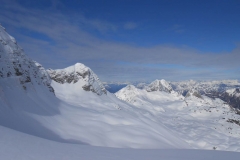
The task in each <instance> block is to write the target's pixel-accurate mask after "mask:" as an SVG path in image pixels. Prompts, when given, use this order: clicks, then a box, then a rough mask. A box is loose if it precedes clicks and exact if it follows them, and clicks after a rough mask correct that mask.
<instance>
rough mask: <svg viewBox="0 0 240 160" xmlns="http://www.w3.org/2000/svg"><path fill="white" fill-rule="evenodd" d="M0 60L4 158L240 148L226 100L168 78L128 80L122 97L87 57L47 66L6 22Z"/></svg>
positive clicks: (0, 149)
mask: <svg viewBox="0 0 240 160" xmlns="http://www.w3.org/2000/svg"><path fill="white" fill-rule="evenodd" d="M0 62H1V63H0V71H1V72H0V111H1V112H0V135H1V136H0V137H1V138H0V141H1V143H0V153H1V154H0V155H1V157H2V156H4V158H5V159H8V158H9V157H11V158H9V159H19V158H20V157H21V158H22V159H32V157H34V158H35V157H36V158H35V159H56V158H57V159H79V157H81V156H84V157H83V158H86V157H87V158H86V159H95V158H96V157H94V156H93V155H95V153H96V154H97V155H99V157H100V159H101V158H103V159H107V158H109V157H107V156H108V155H109V154H107V153H111V154H110V155H109V156H113V157H111V158H112V159H122V158H124V157H126V158H125V159H132V157H131V156H129V155H136V154H137V155H138V154H139V155H142V153H144V154H146V155H151V156H152V155H153V154H155V159H158V158H159V156H158V155H160V154H159V150H142V149H143V148H147V149H152V148H154V149H171V150H169V152H168V153H169V155H170V158H171V152H172V151H174V152H178V151H177V150H172V149H179V148H180V149H187V148H190V149H192V148H200V149H211V150H212V149H213V147H216V148H217V149H219V150H231V151H240V149H239V147H238V146H239V138H238V137H239V129H238V127H236V126H238V125H239V124H240V123H239V116H238V115H237V114H235V110H232V109H231V108H230V107H229V106H228V105H227V104H225V103H224V102H223V101H221V100H219V99H215V100H214V99H211V98H208V97H206V96H202V95H201V96H202V97H201V98H199V97H198V96H196V94H195V92H192V91H190V92H189V94H190V96H187V97H185V98H184V97H183V96H182V95H181V94H178V93H177V92H175V91H174V90H173V88H172V87H171V85H170V84H169V83H168V82H166V81H165V80H156V81H155V82H154V83H152V84H150V85H148V86H146V85H145V84H144V85H143V86H144V87H143V89H138V88H136V87H135V86H133V85H128V86H127V87H126V88H124V89H122V90H120V91H119V92H118V93H117V94H116V95H117V97H116V96H115V95H114V94H111V93H109V92H108V91H106V89H105V88H104V86H103V83H102V82H101V81H100V80H99V78H98V77H97V75H96V74H95V73H94V72H93V71H92V70H91V69H90V68H88V67H87V66H85V65H83V64H81V63H77V64H75V65H73V66H70V67H67V68H65V69H57V70H52V69H49V70H45V68H44V67H43V66H42V65H40V64H39V63H37V62H35V61H33V60H31V59H30V58H29V57H28V56H27V55H26V54H25V53H24V51H23V49H21V47H19V45H18V44H17V42H16V41H15V39H14V38H13V37H11V36H10V35H9V34H8V33H7V32H6V31H5V29H4V28H3V27H2V26H0ZM236 92H238V91H237V90H236ZM236 92H235V91H233V92H231V93H230V91H229V94H231V95H233V94H234V95H237V93H236ZM120 99H121V100H120ZM125 101H126V102H125ZM213 113H214V114H213ZM22 146H24V147H22ZM93 146H95V147H93ZM96 146H102V147H96ZM106 147H116V148H141V150H125V149H110V148H106ZM216 148H215V149H216ZM65 151H67V152H68V153H71V156H73V157H68V156H69V155H64V153H66V152H65ZM109 151H110V152H109ZM149 151H150V152H149ZM102 152H104V153H102ZM186 152H191V156H192V157H193V155H197V154H195V153H193V151H191V150H186ZM79 153H81V154H79ZM118 153H119V154H122V155H124V154H127V155H125V156H121V157H119V156H116V155H115V154H118ZM149 153H151V154H149ZM152 153H153V154H152ZM156 153H158V154H157V155H156ZM161 153H165V151H162V152H161ZM201 153H206V152H201ZM210 153H212V152H210ZM220 153H222V152H220ZM165 154H166V153H165ZM165 154H164V155H165ZM106 155H107V156H106ZM161 155H162V154H161ZM169 155H168V156H169ZM180 155H181V156H182V157H185V156H183V155H185V154H184V153H183V152H181V153H180ZM207 155H215V154H207ZM13 157H15V158H13ZM66 157H67V158H66ZM99 157H97V158H99ZM116 157H117V158H116ZM210 157H211V156H210ZM21 158H20V159H21ZM81 158H82V157H81ZM147 158H149V157H147ZM170 158H169V157H168V158H167V159H170ZM221 158H222V157H221ZM139 159H146V158H145V157H144V156H139ZM207 159H209V157H208V158H207Z"/></svg>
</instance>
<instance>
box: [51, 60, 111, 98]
mask: <svg viewBox="0 0 240 160" xmlns="http://www.w3.org/2000/svg"><path fill="white" fill-rule="evenodd" d="M47 72H48V74H49V75H50V77H51V79H52V80H54V81H55V82H57V83H61V84H64V83H73V84H74V83H77V82H78V81H82V82H83V83H84V85H83V86H82V88H83V89H84V90H85V91H92V92H94V93H96V94H97V95H102V94H107V91H106V89H105V88H104V86H103V84H102V82H101V81H100V80H99V78H98V77H97V75H96V74H95V73H94V72H93V71H92V70H91V69H90V68H88V67H87V66H85V65H84V64H82V63H76V64H75V65H73V66H70V67H67V68H64V69H56V70H53V69H48V70H47Z"/></svg>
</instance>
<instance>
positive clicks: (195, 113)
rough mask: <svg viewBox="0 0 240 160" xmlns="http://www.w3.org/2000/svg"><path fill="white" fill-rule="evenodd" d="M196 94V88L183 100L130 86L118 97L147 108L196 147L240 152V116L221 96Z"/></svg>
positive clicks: (162, 92) (165, 93)
mask: <svg viewBox="0 0 240 160" xmlns="http://www.w3.org/2000/svg"><path fill="white" fill-rule="evenodd" d="M193 93H195V92H194V90H192V91H191V94H190V93H189V96H187V97H186V98H184V99H183V98H182V97H180V96H178V95H175V94H171V93H167V92H165V91H153V92H147V91H146V90H145V89H138V88H136V87H134V86H127V87H125V88H123V89H122V90H120V91H118V92H117V93H116V96H117V97H118V98H119V99H121V100H124V101H126V102H128V103H129V104H133V105H134V106H136V107H137V108H140V109H142V110H145V111H146V113H145V115H146V116H149V117H151V118H153V117H154V118H155V121H156V122H157V123H159V122H162V123H163V124H164V125H165V126H166V127H167V128H169V129H171V130H172V131H175V133H178V134H179V135H180V137H181V138H182V139H184V140H185V141H186V142H188V143H189V144H190V145H191V146H192V147H194V148H198V149H213V147H217V150H229V151H238V152H239V151H240V147H239V146H240V138H239V136H240V127H239V124H240V123H238V122H240V115H238V114H236V112H235V111H234V110H233V109H231V107H230V106H228V105H227V104H226V103H224V102H223V101H222V100H220V99H217V98H216V99H215V100H214V99H211V98H208V97H206V96H201V97H197V96H194V94H193ZM149 112H150V113H151V114H149ZM143 114H144V112H143Z"/></svg>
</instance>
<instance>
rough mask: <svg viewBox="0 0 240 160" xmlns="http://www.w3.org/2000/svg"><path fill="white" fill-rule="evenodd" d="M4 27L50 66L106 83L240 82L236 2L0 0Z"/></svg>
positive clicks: (238, 8) (239, 7) (238, 6)
mask: <svg viewBox="0 0 240 160" xmlns="http://www.w3.org/2000/svg"><path fill="white" fill-rule="evenodd" d="M0 3H1V5H0V23H1V24H2V25H3V26H4V27H5V28H6V29H7V31H8V32H9V33H10V34H11V35H12V36H14V37H15V38H16V39H17V41H18V43H19V44H20V45H21V46H22V47H23V48H24V50H25V52H26V53H27V54H28V55H29V56H30V57H31V58H32V59H34V60H36V61H38V62H39V63H41V64H43V65H44V67H45V68H53V69H56V68H65V67H67V66H69V65H73V64H74V63H76V62H81V63H84V64H85V65H87V66H89V67H90V68H91V69H92V70H93V71H94V72H95V73H96V74H97V75H98V76H99V77H100V79H101V80H103V81H153V80H155V79H162V78H163V79H166V80H170V81H179V80H188V79H195V80H219V79H240V64H239V60H240V48H239V44H240V43H239V42H240V34H239V33H240V20H239V17H240V1H238V0H211V1H209V0H208V1H207V0H194V1H192V0H181V1H180V0H148V1H143V0H121V1H120V0H119V1H117V0H105V1H104V0H101V1H100V0H88V1H79V0H34V1H31V0H0Z"/></svg>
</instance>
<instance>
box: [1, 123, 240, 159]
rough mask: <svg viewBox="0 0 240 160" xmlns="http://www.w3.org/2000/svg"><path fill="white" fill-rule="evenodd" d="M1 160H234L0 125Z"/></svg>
mask: <svg viewBox="0 0 240 160" xmlns="http://www.w3.org/2000/svg"><path fill="white" fill-rule="evenodd" d="M0 137H1V138H0V158H1V159H4V160H16V159H17V160H32V159H34V160H79V159H83V160H123V159H126V160H134V159H137V160H147V159H151V160H159V159H164V160H188V159H189V160H190V159H195V160H212V159H217V160H226V159H231V160H238V159H239V156H240V154H239V153H237V152H223V151H207V150H205V151H204V150H180V149H178V150H176V149H129V148H127V149H126V148H124V149H119V148H107V147H94V146H87V145H80V144H69V143H60V142H56V141H51V140H46V139H42V138H39V137H35V136H32V135H28V134H23V133H21V132H18V131H15V130H12V129H8V128H5V127H2V126H0Z"/></svg>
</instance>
